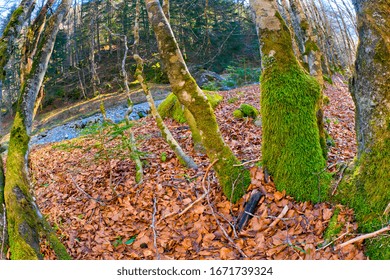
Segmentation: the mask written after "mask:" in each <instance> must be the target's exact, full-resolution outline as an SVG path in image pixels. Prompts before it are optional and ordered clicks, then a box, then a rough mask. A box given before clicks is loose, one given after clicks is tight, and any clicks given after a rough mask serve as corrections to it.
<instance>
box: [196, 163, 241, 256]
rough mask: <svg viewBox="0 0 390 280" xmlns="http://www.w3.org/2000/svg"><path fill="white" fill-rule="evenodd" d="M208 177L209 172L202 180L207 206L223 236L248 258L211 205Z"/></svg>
mask: <svg viewBox="0 0 390 280" xmlns="http://www.w3.org/2000/svg"><path fill="white" fill-rule="evenodd" d="M217 161H218V159H216V160H215V161H214V162H213V163H212V164H211V166H212V165H213V164H215V163H216V162H217ZM206 175H207V172H206V174H205V176H204V177H203V180H202V187H203V191H204V193H205V194H206V198H207V204H208V206H209V207H210V210H211V213H212V215H213V217H214V219H215V221H216V222H217V225H218V227H219V229H220V230H221V232H222V233H223V235H224V236H225V238H226V239H227V240H228V241H229V242H230V244H231V245H232V246H233V247H234V248H235V249H236V250H237V251H238V252H239V253H240V254H241V256H242V257H244V258H248V256H247V255H246V254H245V253H244V252H243V251H242V250H241V249H240V248H239V247H238V246H237V245H236V243H234V241H233V239H232V238H231V237H230V236H229V234H228V233H227V232H226V230H225V229H224V228H223V226H222V225H221V223H220V222H219V220H218V218H217V215H216V214H215V211H214V208H213V206H212V205H211V202H210V196H209V190H207V189H206V187H205V184H204V183H205V180H206Z"/></svg>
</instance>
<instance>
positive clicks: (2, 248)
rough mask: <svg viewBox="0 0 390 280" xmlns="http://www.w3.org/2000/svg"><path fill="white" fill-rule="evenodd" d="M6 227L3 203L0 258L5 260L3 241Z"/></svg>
mask: <svg viewBox="0 0 390 280" xmlns="http://www.w3.org/2000/svg"><path fill="white" fill-rule="evenodd" d="M6 228H7V217H6V215H5V205H4V204H3V235H2V236H1V249H0V260H5V256H4V255H3V252H4V243H5V229H6Z"/></svg>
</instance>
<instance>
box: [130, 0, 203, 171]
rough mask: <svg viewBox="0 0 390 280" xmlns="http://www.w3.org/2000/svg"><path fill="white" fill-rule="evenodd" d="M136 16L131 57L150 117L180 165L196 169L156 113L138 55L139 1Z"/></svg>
mask: <svg viewBox="0 0 390 280" xmlns="http://www.w3.org/2000/svg"><path fill="white" fill-rule="evenodd" d="M164 3H165V8H167V6H166V3H168V7H169V2H168V1H167V0H165V2H164ZM136 5H137V6H136V15H135V24H134V45H133V55H134V60H135V61H136V63H137V69H136V72H135V77H136V79H137V80H138V81H139V83H140V84H141V86H142V89H143V91H144V93H145V96H146V99H147V101H148V103H149V107H150V109H151V112H152V115H153V117H154V119H155V120H156V123H157V126H158V128H159V129H160V131H161V135H162V137H163V138H164V140H165V142H166V143H168V145H169V147H170V148H171V149H172V150H173V151H174V153H175V155H176V156H177V158H178V159H179V161H180V163H181V164H183V165H184V166H186V167H188V168H194V169H196V168H198V167H197V165H196V164H195V162H194V161H193V159H192V158H191V157H189V156H188V155H187V154H186V153H185V152H184V151H183V149H182V148H181V147H180V145H179V143H177V141H176V139H175V138H174V137H173V135H172V133H171V132H170V130H169V128H168V127H167V126H166V125H165V123H164V121H163V119H162V118H161V116H160V114H159V112H158V111H157V108H156V105H155V103H154V100H153V96H152V94H151V92H150V90H149V87H148V85H147V83H146V79H145V76H144V74H143V67H144V62H143V60H142V58H141V57H140V56H139V54H138V44H139V14H140V0H137V4H136ZM164 12H165V14H168V15H169V10H168V11H167V10H165V11H164Z"/></svg>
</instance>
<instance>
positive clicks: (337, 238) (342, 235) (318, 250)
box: [316, 231, 350, 252]
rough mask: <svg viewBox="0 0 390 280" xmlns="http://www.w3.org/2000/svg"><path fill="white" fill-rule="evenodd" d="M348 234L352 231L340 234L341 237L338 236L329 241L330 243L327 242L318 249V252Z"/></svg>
mask: <svg viewBox="0 0 390 280" xmlns="http://www.w3.org/2000/svg"><path fill="white" fill-rule="evenodd" d="M347 234H350V232H349V231H347V232H345V233H343V234H342V235H340V236H339V237H337V238H336V239H335V240H332V241H331V242H329V243H328V244H326V245H325V246H323V247H321V248H318V249H316V252H318V251H320V250H323V249H325V248H327V247H329V246H330V245H332V244H333V243H335V242H336V241H337V240H340V239H341V238H343V237H344V236H346V235H347Z"/></svg>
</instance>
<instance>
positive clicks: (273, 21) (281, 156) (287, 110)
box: [250, 0, 327, 202]
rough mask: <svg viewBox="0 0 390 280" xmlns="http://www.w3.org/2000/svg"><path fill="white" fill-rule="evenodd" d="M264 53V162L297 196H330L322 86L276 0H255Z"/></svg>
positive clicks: (280, 183)
mask: <svg viewBox="0 0 390 280" xmlns="http://www.w3.org/2000/svg"><path fill="white" fill-rule="evenodd" d="M250 5H251V7H252V9H253V11H254V13H255V18H256V26H257V33H258V36H259V41H260V52H261V57H262V75H261V86H260V87H261V98H260V104H261V115H262V119H263V143H262V156H263V164H264V167H265V168H266V169H267V170H268V172H269V173H270V174H271V175H272V176H273V178H274V181H275V184H276V187H277V188H278V189H285V190H286V191H287V193H289V194H290V195H292V196H294V197H295V198H296V199H298V200H311V201H314V202H317V201H321V200H323V199H324V198H325V197H326V194H327V188H326V174H325V173H324V172H323V170H324V168H325V158H324V156H323V153H322V149H321V145H320V135H319V128H318V125H317V118H316V111H317V108H318V103H319V99H320V97H321V87H320V85H319V83H318V82H317V81H316V79H315V78H313V77H311V76H310V75H309V74H308V73H307V72H306V71H305V70H304V69H303V67H302V66H301V65H300V63H299V62H298V60H297V58H296V57H295V55H294V52H293V48H292V39H291V33H290V30H289V28H288V27H287V25H286V24H285V22H284V20H283V18H282V17H281V15H280V13H279V11H278V8H277V3H276V1H275V0H251V1H250Z"/></svg>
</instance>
